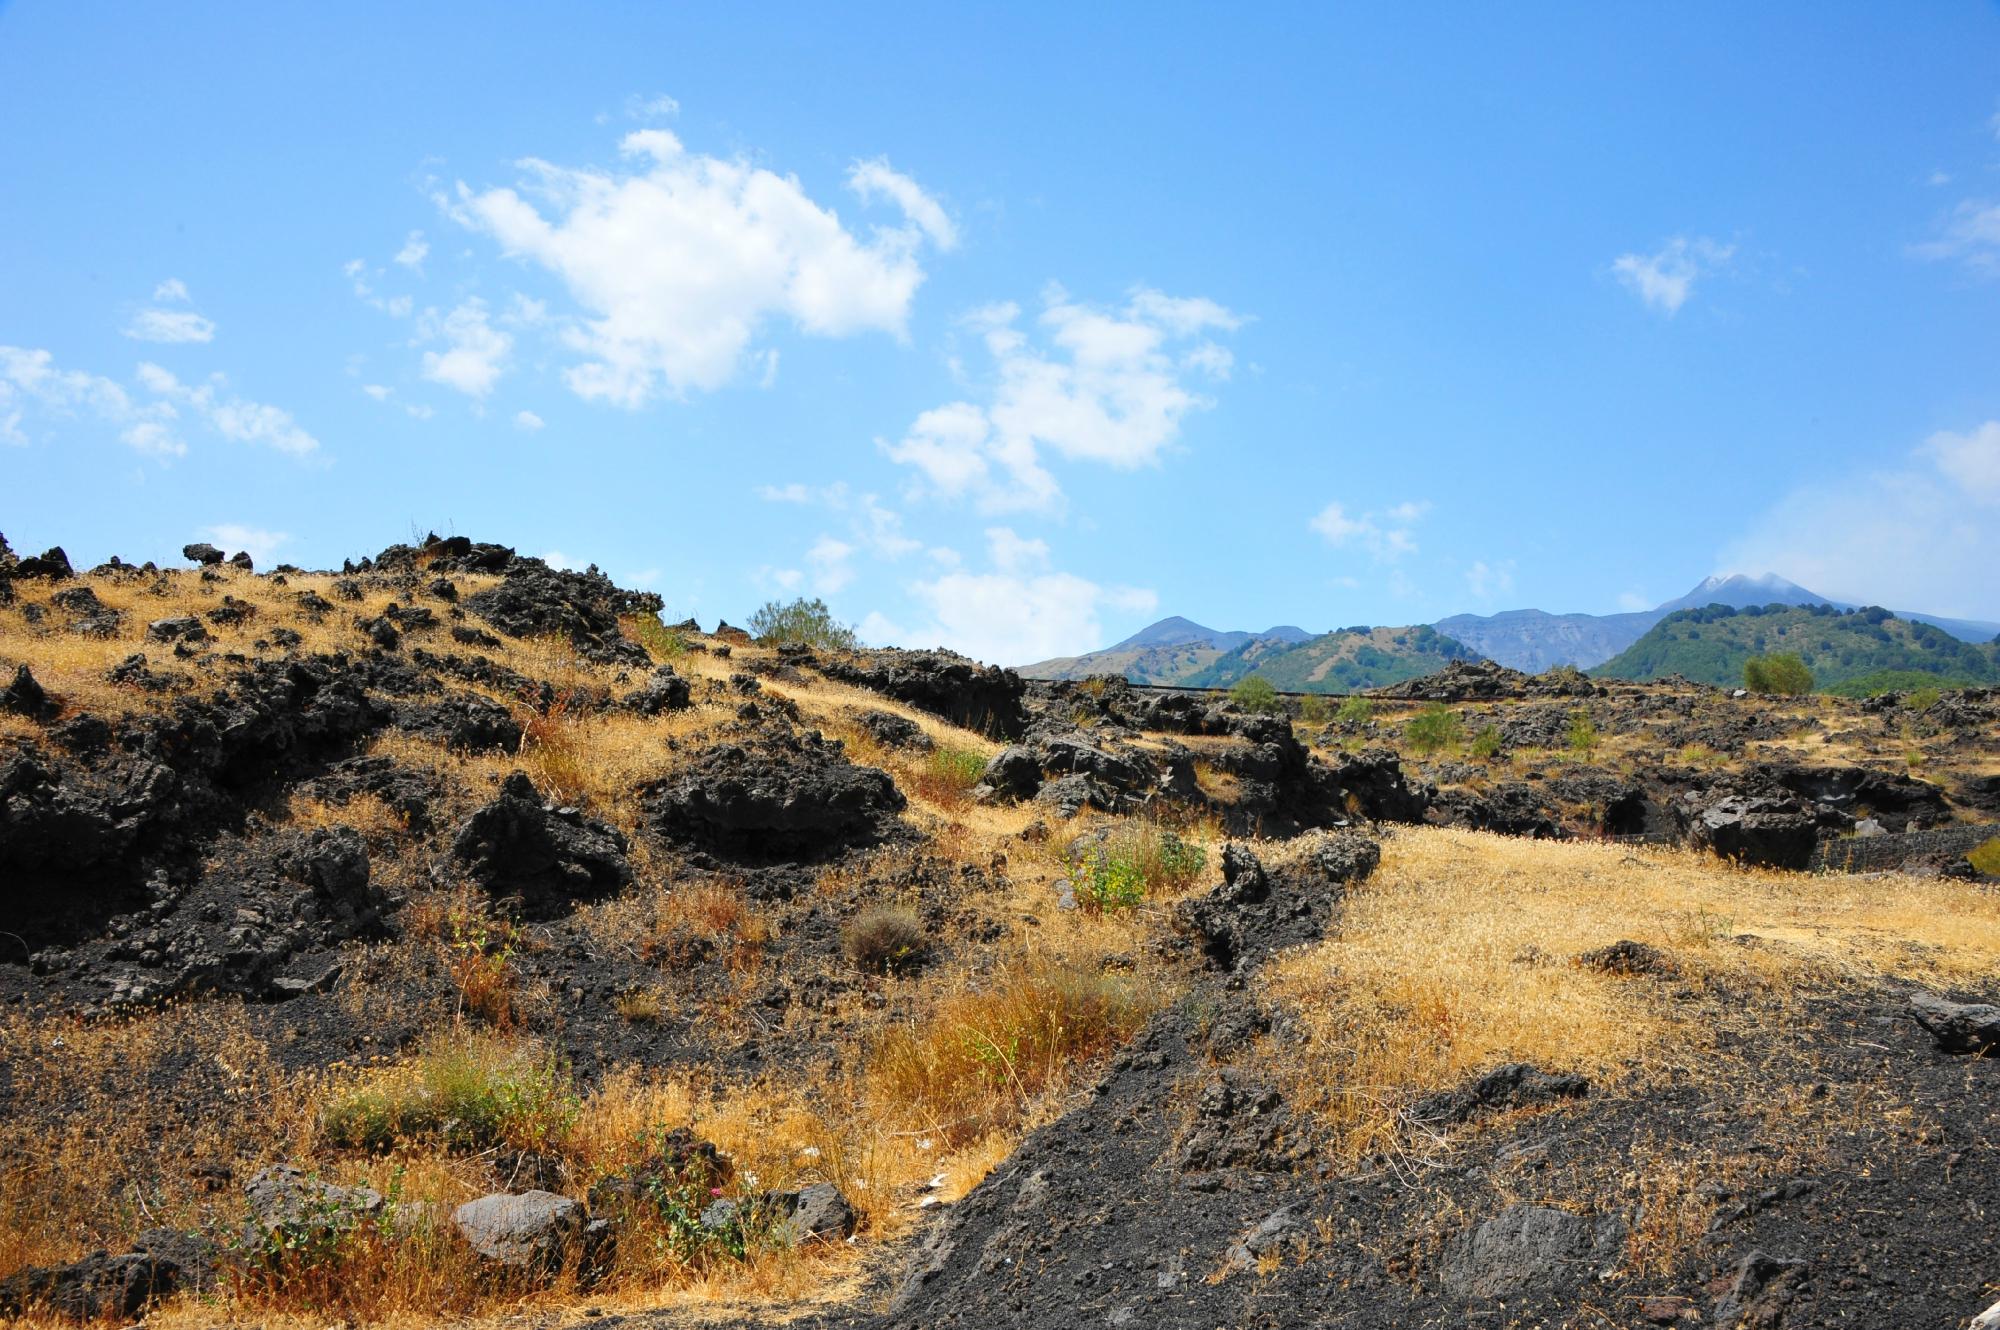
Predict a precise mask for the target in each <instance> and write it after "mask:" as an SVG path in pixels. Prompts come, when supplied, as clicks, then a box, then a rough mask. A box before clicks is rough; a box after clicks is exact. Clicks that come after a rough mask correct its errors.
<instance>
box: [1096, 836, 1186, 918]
mask: <svg viewBox="0 0 2000 1330" xmlns="http://www.w3.org/2000/svg"><path fill="white" fill-rule="evenodd" d="M1207 863H1208V852H1207V851H1206V850H1204V849H1202V847H1201V846H1199V845H1197V844H1195V843H1194V842H1193V841H1190V840H1188V839H1186V838H1185V837H1183V836H1182V835H1181V834H1180V833H1179V832H1177V831H1174V830H1173V829H1171V828H1168V827H1159V826H1154V825H1152V824H1143V823H1142V824H1140V825H1138V826H1136V827H1131V828H1127V829H1126V830H1124V831H1121V832H1120V833H1118V834H1116V835H1113V836H1111V837H1110V838H1108V839H1107V840H1105V841H1103V842H1102V843H1100V844H1096V845H1092V846H1090V847H1089V848H1088V849H1086V850H1085V851H1084V853H1083V856H1082V858H1081V859H1080V860H1079V861H1078V863H1077V869H1076V873H1075V874H1074V876H1073V879H1072V881H1073V884H1074V887H1075V890H1076V899H1077V903H1078V904H1079V905H1081V906H1083V907H1084V908H1085V909H1087V910H1092V911H1097V912H1102V911H1105V910H1128V909H1132V908H1134V907H1136V906H1138V905H1141V904H1143V903H1144V902H1145V900H1146V899H1147V897H1149V896H1155V895H1160V894H1162V893H1165V892H1171V891H1179V890H1183V889H1185V888H1186V887H1187V886H1189V885H1190V884H1191V883H1193V882H1194V880H1195V878H1196V877H1198V876H1199V875H1200V873H1201V870H1202V868H1203V867H1204V866H1206V864H1207Z"/></svg>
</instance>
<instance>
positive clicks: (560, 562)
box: [542, 550, 583, 573]
mask: <svg viewBox="0 0 2000 1330" xmlns="http://www.w3.org/2000/svg"><path fill="white" fill-rule="evenodd" d="M542 562H543V563H545V564H547V565H548V566H549V567H551V568H554V569H556V570H558V571H559V572H565V573H570V572H575V571H576V570H577V569H579V568H581V567H582V566H583V565H582V564H579V563H577V562H576V561H575V560H574V559H572V558H570V557H569V555H567V554H564V553H563V552H562V551H561V550H550V551H549V552H548V553H547V554H544V555H543V556H542Z"/></svg>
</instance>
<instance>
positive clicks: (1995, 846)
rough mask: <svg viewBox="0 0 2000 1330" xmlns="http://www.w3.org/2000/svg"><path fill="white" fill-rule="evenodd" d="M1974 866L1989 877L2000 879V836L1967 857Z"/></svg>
mask: <svg viewBox="0 0 2000 1330" xmlns="http://www.w3.org/2000/svg"><path fill="white" fill-rule="evenodd" d="M1965 857H1966V858H1967V859H1970V860H1971V861H1972V866H1973V867H1974V868H1976V869H1978V870H1979V871H1980V872H1982V873H1984V874H1986V876H1988V877H2000V836H1995V837H1994V838H1993V839H1992V840H1990V841H1987V842H1986V843H1985V844H1984V845H1982V846H1980V847H1979V848H1978V849H1976V850H1973V851H1971V852H1970V853H1969V854H1967V855H1966V856H1965Z"/></svg>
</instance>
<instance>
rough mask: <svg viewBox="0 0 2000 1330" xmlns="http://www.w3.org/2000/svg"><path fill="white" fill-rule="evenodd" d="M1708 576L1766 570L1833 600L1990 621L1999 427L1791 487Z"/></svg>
mask: <svg viewBox="0 0 2000 1330" xmlns="http://www.w3.org/2000/svg"><path fill="white" fill-rule="evenodd" d="M1716 566H1717V567H1727V568H1768V569H1771V570H1773V571H1775V572H1777V573H1780V574H1782V575H1783V576H1785V577H1788V578H1790V579H1792V580H1793V581H1795V582H1797V583H1799V584H1800V585H1802V586H1806V587H1810V588H1811V589H1812V590H1814V591H1816V592H1819V593H1820V594H1821V595H1826V596H1832V597H1835V598H1836V599H1839V600H1846V601H1853V602H1857V603H1864V604H1875V605H1886V606H1888V607H1890V608H1891V609H1904V610H1921V611H1925V612H1928V613H1931V614H1953V615H1962V616H1965V617H1968V618H1982V619H1995V618H2000V600H1996V599H1995V595H1996V592H1995V583H1994V580H1993V570H1994V569H1995V568H2000V421H1995V420H1989V421H1986V422H1985V423H1983V424H1981V425H1979V426H1977V427H1975V428H1973V429H1971V430H1969V431H1966V432H1964V433H1952V432H1948V431H1947V432H1940V433H1937V434H1933V435H1932V436H1931V437H1930V438H1929V439H1927V440H1925V441H1924V442H1923V443H1922V444H1921V445H1919V446H1918V447H1917V448H1915V449H1913V450H1912V451H1911V453H1910V454H1909V456H1908V457H1907V458H1906V459H1905V460H1904V461H1903V462H1902V463H1901V464H1900V465H1898V466H1895V467H1892V468H1890V469H1887V470H1883V471H1878V472H1875V473H1873V474H1852V475H1846V476H1842V477H1841V478H1839V479H1838V480H1837V481H1830V482H1827V483H1823V484H1812V485H1806V486H1802V487H1800V488H1799V489H1797V490H1795V491H1793V492H1792V493H1791V494H1789V495H1787V496H1786V497H1785V498H1784V499H1783V500H1781V501H1780V502H1779V503H1778V504H1776V505H1775V506H1774V507H1773V508H1772V509H1771V510H1770V511H1769V512H1767V513H1766V514H1764V516H1763V517H1762V518H1761V519H1760V520H1759V521H1758V523H1757V524H1756V525H1755V526H1754V527H1753V528H1752V529H1751V530H1750V531H1749V532H1747V533H1746V534H1744V535H1743V536H1742V537H1740V538H1739V539H1738V540H1736V541H1735V542H1733V543H1732V544H1731V545H1730V546H1728V547H1727V548H1726V549H1725V550H1724V551H1723V552H1722V554H1721V556H1720V557H1719V558H1718V559H1717V561H1716Z"/></svg>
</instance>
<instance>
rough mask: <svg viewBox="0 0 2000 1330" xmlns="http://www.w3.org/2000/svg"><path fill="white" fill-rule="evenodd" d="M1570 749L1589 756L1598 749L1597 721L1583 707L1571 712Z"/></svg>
mask: <svg viewBox="0 0 2000 1330" xmlns="http://www.w3.org/2000/svg"><path fill="white" fill-rule="evenodd" d="M1568 740H1569V750H1570V751H1571V752H1572V753H1579V754H1582V755H1584V756H1588V755H1590V754H1591V753H1594V752H1596V751H1597V722H1596V721H1594V720H1592V719H1591V718H1590V713H1589V712H1588V711H1585V710H1584V709H1583V708H1582V707H1578V708H1577V709H1576V710H1575V711H1572V712H1570V713H1569V735H1568Z"/></svg>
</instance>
